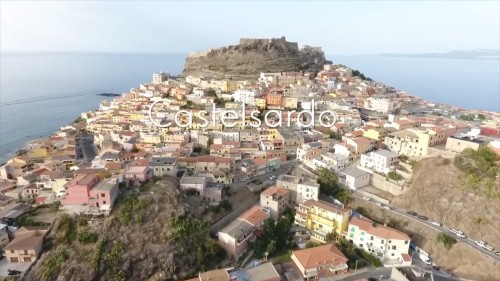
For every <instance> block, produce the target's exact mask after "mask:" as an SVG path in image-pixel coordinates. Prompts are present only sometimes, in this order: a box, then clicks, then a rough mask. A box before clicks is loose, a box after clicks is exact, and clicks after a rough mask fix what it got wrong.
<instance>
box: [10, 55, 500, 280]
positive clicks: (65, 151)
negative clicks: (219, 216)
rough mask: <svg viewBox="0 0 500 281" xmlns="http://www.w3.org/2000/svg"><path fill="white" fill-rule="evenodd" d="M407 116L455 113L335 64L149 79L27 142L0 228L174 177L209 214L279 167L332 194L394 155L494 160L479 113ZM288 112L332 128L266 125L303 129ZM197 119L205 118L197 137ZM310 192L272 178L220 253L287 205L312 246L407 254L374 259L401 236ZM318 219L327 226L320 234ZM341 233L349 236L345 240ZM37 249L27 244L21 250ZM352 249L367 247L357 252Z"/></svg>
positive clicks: (235, 251) (394, 164)
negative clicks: (332, 187)
mask: <svg viewBox="0 0 500 281" xmlns="http://www.w3.org/2000/svg"><path fill="white" fill-rule="evenodd" d="M153 104H155V106H154V108H152V105H153ZM214 108H216V109H221V110H222V109H223V110H231V111H232V112H235V114H236V115H237V118H235V119H234V120H232V121H233V122H232V123H233V124H232V125H233V126H230V127H229V126H226V125H225V124H224V122H222V120H221V118H216V117H215V115H216V114H211V113H212V111H213V110H214ZM416 109H419V110H420V111H425V110H427V112H436V111H440V112H447V114H448V115H450V112H451V113H456V114H460V112H461V110H460V109H457V108H452V107H449V106H444V105H436V104H430V103H427V102H425V101H422V100H420V99H418V98H416V97H412V96H409V95H407V94H406V93H404V92H401V91H398V90H396V89H394V88H392V87H388V86H386V85H384V84H382V83H379V82H375V81H371V80H370V81H368V80H363V79H362V78H360V77H358V76H355V75H353V71H352V70H351V69H349V68H346V67H344V66H341V65H335V64H332V65H325V67H324V70H323V71H320V72H319V73H317V74H316V75H313V73H303V72H281V73H261V74H260V76H259V77H256V79H255V80H253V81H250V80H248V81H239V80H233V79H213V78H210V77H193V76H188V77H186V78H185V80H180V79H178V78H175V77H170V75H168V74H166V73H156V74H154V75H153V79H152V82H151V83H148V84H142V85H140V86H139V87H137V88H133V89H131V90H130V91H129V92H127V93H124V94H123V95H121V96H120V97H116V98H114V99H112V100H111V101H103V102H101V103H100V105H99V109H98V110H95V111H91V112H84V113H82V114H81V118H80V119H81V120H83V121H82V122H78V123H74V124H72V125H68V126H64V127H62V128H61V129H60V130H59V131H57V132H56V133H54V134H53V135H52V136H50V137H44V138H40V139H37V140H33V141H31V142H29V143H28V144H27V146H26V148H25V149H23V150H22V151H19V153H18V155H17V156H15V157H13V158H12V159H9V160H8V161H7V162H6V163H4V164H2V165H1V166H0V220H1V222H2V223H5V225H7V226H6V227H4V228H3V229H5V230H6V231H8V229H9V227H12V224H13V222H14V221H15V220H16V219H18V218H19V217H20V216H21V215H22V214H23V213H25V212H26V211H27V210H29V208H30V206H31V205H32V204H45V203H52V202H60V204H61V210H62V211H66V212H72V213H92V214H107V213H109V212H110V211H111V210H112V209H113V205H114V203H115V201H116V199H117V197H118V195H119V189H120V187H123V188H134V187H138V186H140V185H142V184H144V183H145V182H148V181H149V180H151V179H153V177H164V176H171V177H178V178H180V185H181V188H182V189H185V190H194V191H196V193H197V194H198V195H199V196H202V197H203V198H205V199H206V200H208V201H209V202H211V203H213V204H217V202H220V201H221V200H223V188H224V185H230V184H232V183H234V182H237V181H246V180H248V179H252V178H254V177H256V176H259V175H263V174H266V173H268V172H271V171H275V170H278V169H280V167H281V166H282V165H283V163H284V162H286V161H287V160H289V159H295V158H296V159H297V160H298V161H299V162H300V163H301V165H303V166H304V167H305V168H306V169H310V170H317V169H320V168H327V169H330V170H332V171H333V172H335V173H337V174H338V175H339V179H340V181H341V183H342V184H344V185H346V186H347V187H349V188H352V189H357V188H360V187H363V186H365V185H367V184H369V182H370V178H371V177H372V176H374V175H375V174H382V175H387V174H389V173H390V172H394V171H399V170H398V169H402V168H401V166H404V165H403V164H402V163H399V159H400V156H401V155H405V156H407V157H412V158H422V157H427V156H430V155H434V154H435V153H436V151H438V152H439V151H440V150H442V151H445V152H450V153H457V152H460V151H462V150H463V149H464V148H472V149H479V147H481V146H486V145H488V146H490V147H492V148H493V149H494V150H495V151H497V152H500V144H499V143H498V140H495V138H498V137H499V136H500V121H499V120H500V119H499V116H498V114H495V113H489V112H481V114H484V115H486V118H485V119H486V121H482V122H481V123H480V124H479V123H477V122H463V121H457V119H453V118H448V117H443V116H438V115H436V114H426V115H425V114H424V115H412V114H411V113H412V112H414V111H415V110H416ZM180 110H189V111H190V112H192V115H193V116H198V117H193V118H194V120H192V121H193V122H189V123H185V124H184V123H183V124H177V123H172V124H171V125H170V126H168V127H167V126H158V124H160V125H161V124H165V122H168V121H171V120H175V119H176V118H179V116H178V115H177V117H176V113H178V112H179V111H180ZM253 110H257V111H259V112H265V111H266V110H287V111H288V112H283V113H282V114H281V115H279V114H278V115H274V116H273V118H272V121H273V123H272V124H265V123H264V122H262V123H261V125H260V126H259V127H253V126H250V125H251V124H253V123H252V120H251V115H249V114H245V111H246V112H251V111H253ZM293 110H297V111H299V110H309V111H314V112H316V114H313V116H312V119H314V121H318V120H319V119H320V118H321V117H320V114H319V113H320V112H321V111H324V110H330V111H334V112H335V114H336V122H335V124H334V125H333V126H332V127H330V128H326V127H321V126H312V127H309V128H300V127H297V126H295V125H291V126H275V125H276V124H288V122H289V121H290V122H293V123H295V122H297V121H298V120H299V119H300V118H302V117H301V116H300V115H299V114H297V112H292V113H291V114H290V112H291V111H293ZM478 113H479V112H478ZM199 117H204V119H205V120H206V121H207V122H206V124H204V125H206V126H202V124H203V123H204V122H203V120H202V118H199ZM186 118H187V117H186V116H183V117H182V118H181V119H182V120H183V121H186ZM259 118H260V117H259ZM182 120H181V121H182ZM253 121H255V120H253ZM313 123H314V124H317V122H313ZM90 135H91V136H92V137H91V142H92V143H91V145H95V150H96V151H97V154H96V156H95V158H93V159H91V160H89V161H84V159H85V157H84V154H85V151H84V150H85V148H84V147H82V144H83V143H85V145H86V146H88V145H89V144H88V143H86V141H87V140H88V139H86V140H84V139H83V138H87V137H88V136H90ZM353 163H357V164H356V167H353V166H352V164H353ZM318 188H319V187H318V185H317V183H315V182H313V181H310V180H307V179H305V178H298V177H293V176H289V175H282V176H280V177H279V178H278V179H277V182H276V186H275V187H272V188H269V189H267V190H266V191H265V192H263V193H262V194H261V196H262V197H261V205H260V207H258V208H252V209H250V210H248V212H247V213H245V214H243V215H241V216H240V217H239V218H238V219H237V220H235V221H234V222H233V223H231V224H229V225H228V226H227V227H226V228H224V229H223V230H221V231H220V233H219V240H220V243H221V245H222V246H223V247H224V248H225V249H226V250H227V251H228V252H229V253H231V254H232V255H233V256H235V257H238V256H240V255H241V254H242V253H244V251H245V250H246V244H245V243H246V241H248V240H249V239H252V235H253V234H252V233H253V231H254V230H255V229H256V228H258V227H259V226H260V225H261V224H262V222H263V220H265V219H266V218H267V217H273V218H278V217H279V216H280V215H281V214H282V212H283V210H284V209H285V208H286V207H290V206H295V205H296V204H297V206H298V207H297V208H299V209H300V210H302V211H301V212H297V218H296V223H297V224H299V225H302V226H304V227H306V228H308V229H309V230H310V231H311V233H312V238H314V239H317V240H319V241H325V233H328V231H330V232H331V231H335V232H337V233H339V234H342V235H344V236H346V235H348V236H350V235H351V234H352V235H354V237H352V240H353V241H358V242H359V241H361V240H359V239H361V238H359V237H357V236H356V235H358V232H359V233H370V232H373V235H372V234H369V235H370V236H373V237H375V238H376V240H374V241H379V242H380V241H383V242H380V243H383V244H384V245H385V246H384V247H383V248H382V249H379V250H380V251H382V252H381V253H382V256H383V257H384V258H386V257H391V258H395V259H403V260H404V259H405V256H403V254H404V253H405V252H407V251H404V249H400V248H401V247H400V246H399V244H400V243H399V242H394V243H397V244H398V245H397V246H396V249H397V251H392V250H391V251H389V250H388V248H387V249H386V248H385V247H389V246H388V244H391V243H392V242H391V243H389V242H388V241H396V240H397V239H399V238H401V237H403V236H402V235H400V234H398V233H397V232H396V231H394V230H382V229H387V228H386V227H384V226H379V225H377V226H374V225H372V224H370V223H366V222H365V221H363V220H362V219H359V220H356V219H354V220H353V219H352V218H350V212H349V211H347V210H344V209H342V208H340V209H339V208H338V207H335V206H331V204H328V203H326V202H320V201H318V193H319V190H318ZM318 212H320V213H321V214H320V213H318ZM323 214H324V215H323ZM324 216H327V223H320V221H323V220H324ZM333 221H335V223H329V222H333ZM368 224H369V225H371V226H370V227H368ZM320 225H321V229H320V228H318V227H319V226H320ZM351 225H352V227H354V228H353V229H355V230H353V231H350V230H351ZM18 232H19V233H18ZM15 233H17V234H16V235H14V236H15V237H16V238H14V240H12V241H9V242H10V244H8V245H4V246H5V247H9V245H10V246H13V245H11V244H12V243H14V242H15V243H14V244H15V245H24V243H18V241H16V239H18V238H19V239H24V238H23V237H28V236H29V237H43V233H44V230H41V229H32V228H29V227H24V228H19V229H18V230H17V231H16V232H15ZM359 235H361V234H359ZM397 237H399V238H397ZM37 239H38V238H37ZM37 239H31V238H30V239H28V240H29V241H30V243H31V242H32V241H34V240H37ZM400 240H401V239H400ZM1 241H3V240H1ZM19 241H20V240H19ZM358 242H355V243H357V244H363V246H362V247H368V246H367V245H368V243H358ZM379 242H377V243H379ZM2 243H4V242H0V244H2ZM37 243H38V242H37ZM37 243H34V242H33V243H32V244H31V246H30V247H31V248H30V249H22V251H23V253H24V254H20V253H19V254H16V253H14V252H12V255H11V257H12V258H9V259H8V260H9V261H11V262H16V261H17V262H22V261H28V260H32V259H33V257H36V255H37V253H38V252H37V251H38V250H37V249H38V248H37V247H38V246H37V245H38V244H37ZM370 243H375V242H370ZM377 245H378V244H377ZM370 247H372V246H370ZM392 247H393V245H391V249H392ZM403 248H404V247H403ZM6 249H7V248H6ZM33 249H34V250H33ZM325 249H326V248H325ZM367 249H368V248H367ZM12 250H13V251H16V250H15V249H12ZM375 250H376V249H373V251H375ZM20 251H21V250H20ZM33 251H34V252H33ZM332 251H334V250H332ZM380 251H379V252H380ZM33 253H35V254H34V256H33ZM332 253H333V252H332ZM393 254H394V255H393ZM332 255H334V254H332ZM299 256H300V255H299ZM297 260H301V258H297ZM303 266H304V267H305V266H306V265H303ZM248 274H250V273H248Z"/></svg>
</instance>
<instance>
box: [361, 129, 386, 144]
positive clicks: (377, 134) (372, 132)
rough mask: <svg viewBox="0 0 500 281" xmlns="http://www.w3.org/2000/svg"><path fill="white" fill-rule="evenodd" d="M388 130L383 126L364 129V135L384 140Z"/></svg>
mask: <svg viewBox="0 0 500 281" xmlns="http://www.w3.org/2000/svg"><path fill="white" fill-rule="evenodd" d="M386 135H387V132H386V131H385V130H384V129H381V128H374V129H368V130H366V131H363V137H365V138H369V139H372V140H378V141H383V140H384V138H385V136H386Z"/></svg>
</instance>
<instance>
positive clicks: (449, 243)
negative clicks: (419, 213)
mask: <svg viewBox="0 0 500 281" xmlns="http://www.w3.org/2000/svg"><path fill="white" fill-rule="evenodd" d="M437 241H438V242H441V243H443V245H444V247H445V248H446V249H448V250H449V249H451V247H453V245H455V244H456V243H457V239H455V238H453V237H451V236H449V235H447V234H444V233H439V234H438V236H437Z"/></svg>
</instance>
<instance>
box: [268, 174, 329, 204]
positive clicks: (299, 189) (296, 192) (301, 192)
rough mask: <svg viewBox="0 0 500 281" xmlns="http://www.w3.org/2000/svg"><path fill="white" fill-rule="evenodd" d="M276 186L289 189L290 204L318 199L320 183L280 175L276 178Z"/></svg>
mask: <svg viewBox="0 0 500 281" xmlns="http://www.w3.org/2000/svg"><path fill="white" fill-rule="evenodd" d="M276 186H278V187H283V188H286V189H288V191H289V194H290V195H289V198H290V204H296V203H303V202H304V201H307V200H318V196H319V184H318V183H317V182H315V181H312V180H309V179H304V178H301V177H295V176H290V175H280V176H279V177H278V179H277V180H276Z"/></svg>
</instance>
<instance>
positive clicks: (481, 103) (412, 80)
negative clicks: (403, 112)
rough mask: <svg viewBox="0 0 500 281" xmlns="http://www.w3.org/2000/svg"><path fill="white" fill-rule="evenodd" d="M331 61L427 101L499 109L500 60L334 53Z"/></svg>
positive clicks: (473, 107)
mask: <svg viewBox="0 0 500 281" xmlns="http://www.w3.org/2000/svg"><path fill="white" fill-rule="evenodd" d="M333 62H334V63H340V64H344V65H346V66H349V67H351V68H354V69H357V70H359V71H361V72H362V73H363V74H365V76H367V77H370V78H372V79H374V80H376V81H380V82H382V83H384V84H386V85H390V86H393V87H395V88H397V89H400V90H403V91H406V92H407V93H408V94H410V95H414V96H418V97H421V98H423V99H426V100H428V101H433V102H441V103H446V104H450V105H456V106H460V107H463V108H466V109H483V110H490V111H496V112H500V61H499V60H470V59H441V58H414V57H388V56H374V55H373V56H369V55H366V56H333Z"/></svg>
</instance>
